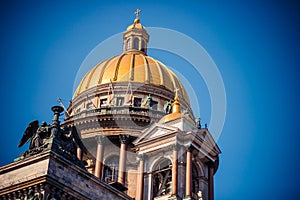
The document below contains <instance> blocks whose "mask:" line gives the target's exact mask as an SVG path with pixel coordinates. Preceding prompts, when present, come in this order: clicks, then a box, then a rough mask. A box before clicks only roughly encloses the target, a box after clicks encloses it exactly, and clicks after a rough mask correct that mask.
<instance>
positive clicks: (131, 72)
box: [129, 54, 135, 81]
mask: <svg viewBox="0 0 300 200" xmlns="http://www.w3.org/2000/svg"><path fill="white" fill-rule="evenodd" d="M134 59H135V54H133V55H132V57H131V61H130V70H129V80H130V81H133V80H134Z"/></svg>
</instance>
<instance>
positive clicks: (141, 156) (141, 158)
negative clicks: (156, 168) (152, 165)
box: [137, 154, 146, 161]
mask: <svg viewBox="0 0 300 200" xmlns="http://www.w3.org/2000/svg"><path fill="white" fill-rule="evenodd" d="M137 157H138V160H139V161H141V160H143V161H145V159H146V155H145V154H138V156H137Z"/></svg>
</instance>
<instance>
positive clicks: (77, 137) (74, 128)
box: [72, 126, 87, 154]
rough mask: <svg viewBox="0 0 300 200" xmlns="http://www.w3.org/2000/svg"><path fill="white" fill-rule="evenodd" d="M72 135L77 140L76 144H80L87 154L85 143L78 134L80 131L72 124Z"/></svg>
mask: <svg viewBox="0 0 300 200" xmlns="http://www.w3.org/2000/svg"><path fill="white" fill-rule="evenodd" d="M72 136H73V138H74V140H75V142H76V144H77V145H78V146H79V148H80V149H81V150H82V152H83V153H84V154H87V149H86V148H85V146H84V144H83V143H82V141H81V139H80V137H79V135H78V132H77V129H76V127H75V126H72Z"/></svg>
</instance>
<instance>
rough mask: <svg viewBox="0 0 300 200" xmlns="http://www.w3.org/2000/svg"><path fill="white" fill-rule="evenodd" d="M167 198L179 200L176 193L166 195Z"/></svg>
mask: <svg viewBox="0 0 300 200" xmlns="http://www.w3.org/2000/svg"><path fill="white" fill-rule="evenodd" d="M168 200H181V198H179V197H178V195H177V194H172V195H171V196H169V197H168Z"/></svg>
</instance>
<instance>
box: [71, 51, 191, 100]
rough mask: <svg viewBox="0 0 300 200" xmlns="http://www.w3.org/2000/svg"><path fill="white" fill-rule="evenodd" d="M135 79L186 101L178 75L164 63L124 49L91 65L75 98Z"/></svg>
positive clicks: (185, 94) (138, 52) (139, 52)
mask: <svg viewBox="0 0 300 200" xmlns="http://www.w3.org/2000/svg"><path fill="white" fill-rule="evenodd" d="M110 82H112V83H118V82H136V83H143V84H151V85H154V86H158V87H163V88H166V89H168V90H170V91H174V90H175V89H178V90H179V94H180V95H182V97H183V98H184V99H185V100H186V101H187V102H188V103H189V100H188V96H187V93H186V91H185V89H184V88H183V86H182V84H181V82H180V80H179V79H178V77H177V76H176V75H175V74H174V73H173V72H172V71H171V70H169V69H168V68H167V67H166V66H165V65H164V64H163V63H161V62H160V61H158V60H155V59H154V58H152V57H150V56H147V55H145V54H144V53H143V52H141V51H129V52H124V53H123V54H121V55H119V56H114V57H112V58H109V59H106V60H104V61H102V62H100V63H99V64H97V65H96V66H95V67H94V68H92V69H91V70H90V71H89V72H88V73H87V74H86V75H85V76H84V78H83V79H82V81H81V83H80V84H79V86H78V88H77V90H76V91H75V93H74V98H75V97H76V96H78V95H79V94H81V93H83V92H85V91H87V90H89V89H90V88H93V87H95V86H99V85H102V84H106V83H110Z"/></svg>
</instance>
